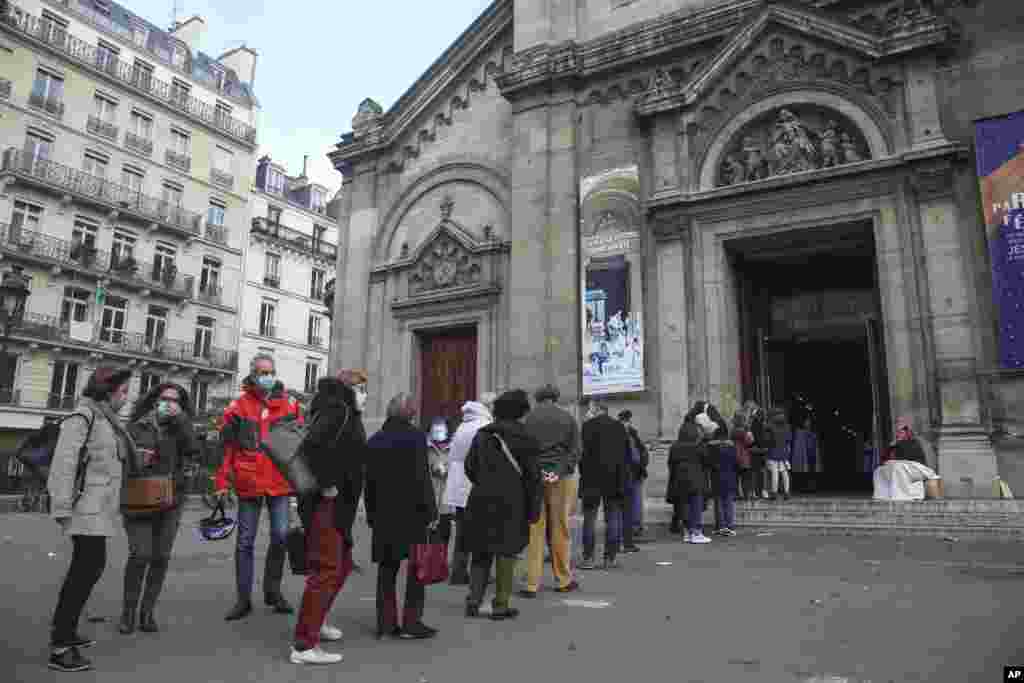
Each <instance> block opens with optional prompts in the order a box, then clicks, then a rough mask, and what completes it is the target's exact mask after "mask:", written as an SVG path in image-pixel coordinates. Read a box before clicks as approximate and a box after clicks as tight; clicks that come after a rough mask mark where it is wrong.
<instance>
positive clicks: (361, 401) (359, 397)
mask: <svg viewBox="0 0 1024 683" xmlns="http://www.w3.org/2000/svg"><path fill="white" fill-rule="evenodd" d="M353 390H354V391H355V392H356V410H358V411H359V412H363V407H364V406H366V385H364V384H360V385H359V386H357V387H353Z"/></svg>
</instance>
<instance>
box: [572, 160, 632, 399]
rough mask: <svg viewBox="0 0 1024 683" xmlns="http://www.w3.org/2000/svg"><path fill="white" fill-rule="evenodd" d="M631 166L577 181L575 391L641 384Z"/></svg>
mask: <svg viewBox="0 0 1024 683" xmlns="http://www.w3.org/2000/svg"><path fill="white" fill-rule="evenodd" d="M640 225H641V213H640V178H639V174H638V169H637V167H636V166H629V167H627V168H619V169H614V170H611V171H606V172H605V173H601V174H600V175H596V176H590V177H587V178H583V179H582V180H581V181H580V230H581V235H580V247H581V249H580V258H581V259H582V261H581V266H580V274H581V278H582V282H581V287H580V290H581V291H582V292H583V296H582V297H581V302H580V303H581V307H582V308H581V311H580V325H581V328H582V335H581V351H582V355H583V357H582V359H581V363H580V366H581V367H582V369H583V370H582V372H583V378H582V385H583V387H582V393H583V395H584V396H602V395H609V394H622V393H629V392H634V391H643V390H644V388H645V386H644V326H643V320H644V319H643V310H644V305H643V249H642V246H643V244H642V239H641V234H640Z"/></svg>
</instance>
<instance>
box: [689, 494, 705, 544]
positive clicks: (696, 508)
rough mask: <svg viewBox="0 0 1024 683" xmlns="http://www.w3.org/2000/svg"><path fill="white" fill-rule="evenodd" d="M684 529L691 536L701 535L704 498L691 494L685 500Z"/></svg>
mask: <svg viewBox="0 0 1024 683" xmlns="http://www.w3.org/2000/svg"><path fill="white" fill-rule="evenodd" d="M686 529H687V531H689V532H690V533H691V534H699V533H703V529H704V496H703V495H701V494H699V493H691V494H690V495H689V496H688V497H687V499H686Z"/></svg>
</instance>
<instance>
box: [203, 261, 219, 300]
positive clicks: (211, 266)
mask: <svg viewBox="0 0 1024 683" xmlns="http://www.w3.org/2000/svg"><path fill="white" fill-rule="evenodd" d="M219 292H220V261H218V260H217V259H213V258H210V257H209V256H204V257H203V272H202V274H201V275H200V276H199V293H200V294H205V295H207V296H215V295H216V294H218V293H219Z"/></svg>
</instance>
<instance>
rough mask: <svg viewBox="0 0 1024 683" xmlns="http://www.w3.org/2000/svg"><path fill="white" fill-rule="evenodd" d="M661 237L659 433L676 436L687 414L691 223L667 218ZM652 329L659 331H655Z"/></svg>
mask: <svg viewBox="0 0 1024 683" xmlns="http://www.w3.org/2000/svg"><path fill="white" fill-rule="evenodd" d="M652 232H654V234H655V238H656V239H657V244H656V249H657V252H656V253H657V259H658V261H657V290H658V295H657V301H658V302H659V307H658V323H659V325H658V329H657V331H656V334H657V337H658V366H657V368H653V367H652V368H650V370H656V371H657V372H658V374H659V376H660V380H659V385H660V390H661V401H660V404H661V413H660V415H659V419H658V425H659V426H658V435H659V437H660V438H662V439H674V438H675V437H676V431H677V430H678V428H679V425H680V423H682V421H683V415H685V414H686V397H687V385H688V383H689V363H688V358H687V344H686V330H687V324H688V316H687V310H686V300H687V298H688V296H689V294H688V292H687V290H686V284H685V270H686V258H685V244H684V242H685V241H686V240H688V239H689V225H688V222H687V221H686V220H685V219H681V218H679V219H664V220H663V221H662V222H659V223H658V224H657V225H656V226H655V230H654V231H652ZM651 332H652V333H653V332H655V331H654V330H651Z"/></svg>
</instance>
